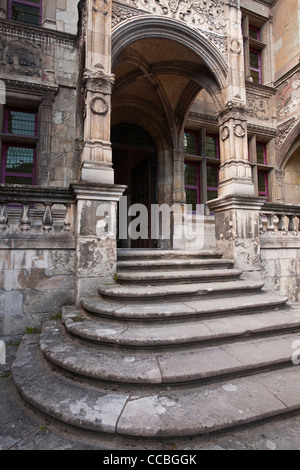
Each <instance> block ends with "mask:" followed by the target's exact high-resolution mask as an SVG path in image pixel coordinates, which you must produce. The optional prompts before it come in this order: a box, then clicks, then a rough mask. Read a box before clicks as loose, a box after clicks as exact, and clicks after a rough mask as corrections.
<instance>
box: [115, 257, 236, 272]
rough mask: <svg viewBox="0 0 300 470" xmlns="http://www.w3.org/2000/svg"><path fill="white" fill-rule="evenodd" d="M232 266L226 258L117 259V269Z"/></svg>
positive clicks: (156, 269)
mask: <svg viewBox="0 0 300 470" xmlns="http://www.w3.org/2000/svg"><path fill="white" fill-rule="evenodd" d="M220 267H221V268H226V269H228V268H233V267H234V262H233V261H232V260H226V259H217V258H216V259H157V260H152V259H150V260H136V259H133V260H129V261H128V260H127V261H118V263H117V271H118V272H119V273H120V272H123V271H127V270H130V271H141V270H147V271H149V270H151V271H167V270H170V271H174V270H192V269H216V268H220Z"/></svg>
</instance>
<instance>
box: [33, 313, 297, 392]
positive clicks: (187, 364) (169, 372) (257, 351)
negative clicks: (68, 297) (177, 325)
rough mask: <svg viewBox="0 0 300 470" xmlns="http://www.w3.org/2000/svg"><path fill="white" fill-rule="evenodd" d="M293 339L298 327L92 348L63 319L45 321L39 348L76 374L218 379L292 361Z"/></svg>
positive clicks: (148, 380)
mask: <svg viewBox="0 0 300 470" xmlns="http://www.w3.org/2000/svg"><path fill="white" fill-rule="evenodd" d="M295 341H300V333H291V334H286V335H283V336H279V337H278V336H275V337H272V336H271V337H266V338H256V339H252V338H251V339H248V340H246V341H236V342H233V343H229V344H225V343H224V344H221V345H218V346H213V347H205V348H203V347H202V348H201V347H200V348H199V347H196V346H192V347H186V348H185V349H184V350H182V349H180V350H176V349H175V348H174V349H172V350H169V351H161V352H153V351H150V352H145V351H144V352H138V351H136V350H129V349H125V348H118V349H114V348H107V347H104V346H102V347H101V348H93V349H92V348H91V347H88V346H86V345H84V344H80V343H78V342H76V341H73V340H72V339H70V338H68V337H67V336H66V335H65V334H64V331H63V328H62V326H61V325H58V324H57V323H55V322H47V323H46V324H45V325H44V328H43V331H42V334H41V340H40V348H41V351H42V352H43V354H44V356H45V357H46V358H47V359H48V360H49V361H51V362H53V363H54V364H55V365H57V366H58V367H60V368H62V369H66V370H67V371H69V372H71V373H72V374H78V375H80V376H84V377H87V378H93V379H98V380H100V381H104V382H114V383H122V384H130V385H131V384H140V385H150V384H154V385H160V384H182V383H192V382H195V381H200V380H204V379H208V378H209V379H212V378H213V379H218V378H220V377H224V376H226V375H231V376H232V375H236V374H241V373H245V372H246V371H247V372H248V371H253V370H254V371H255V370H257V369H261V368H266V367H271V366H274V365H277V364H290V363H291V352H292V344H293V343H294V342H295Z"/></svg>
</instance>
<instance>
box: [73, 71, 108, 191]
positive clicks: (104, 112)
mask: <svg viewBox="0 0 300 470" xmlns="http://www.w3.org/2000/svg"><path fill="white" fill-rule="evenodd" d="M83 85H84V88H85V106H86V109H85V122H84V145H83V153H82V166H81V180H82V181H87V182H92V183H103V184H113V183H114V172H113V169H112V150H111V143H110V126H111V89H112V85H113V76H112V75H109V74H106V73H105V72H103V71H102V70H93V71H92V70H87V71H86V72H85V74H84V80H83Z"/></svg>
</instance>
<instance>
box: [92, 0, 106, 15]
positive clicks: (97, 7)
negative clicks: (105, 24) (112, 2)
mask: <svg viewBox="0 0 300 470" xmlns="http://www.w3.org/2000/svg"><path fill="white" fill-rule="evenodd" d="M93 10H94V11H95V12H97V13H103V14H104V15H107V13H108V11H109V5H108V1H107V0H94V4H93Z"/></svg>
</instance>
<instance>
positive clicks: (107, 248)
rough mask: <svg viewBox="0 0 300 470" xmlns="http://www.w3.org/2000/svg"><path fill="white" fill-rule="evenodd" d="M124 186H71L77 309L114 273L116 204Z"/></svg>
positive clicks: (90, 184)
mask: <svg viewBox="0 0 300 470" xmlns="http://www.w3.org/2000/svg"><path fill="white" fill-rule="evenodd" d="M125 188H126V187H125V186H117V185H107V186H105V185H101V186H100V187H99V185H98V184H92V183H86V184H85V183H74V184H73V185H72V190H73V192H74V195H75V200H76V211H77V212H76V214H77V216H76V260H77V265H76V305H77V306H78V307H79V306H80V300H81V299H82V298H83V297H89V296H91V295H93V296H94V295H97V288H98V286H99V284H100V283H107V282H112V277H113V276H114V274H115V273H116V260H117V243H116V233H117V230H116V224H117V202H118V201H119V199H120V197H121V196H122V194H123V192H124V190H125Z"/></svg>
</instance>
